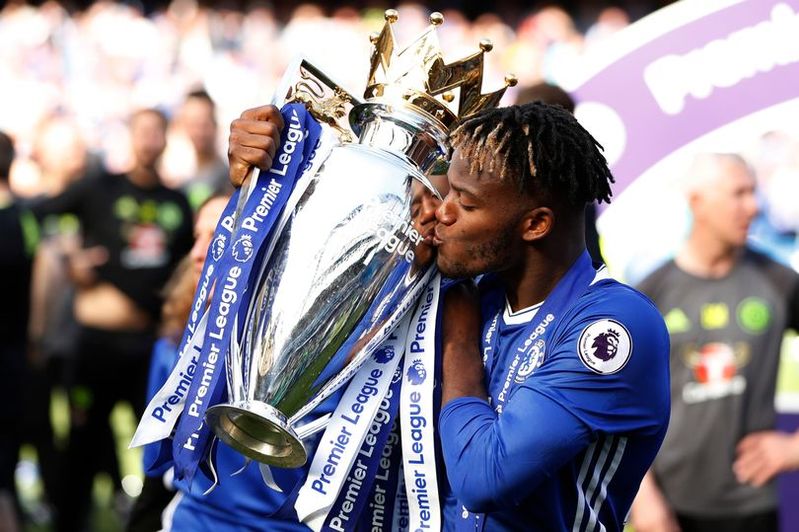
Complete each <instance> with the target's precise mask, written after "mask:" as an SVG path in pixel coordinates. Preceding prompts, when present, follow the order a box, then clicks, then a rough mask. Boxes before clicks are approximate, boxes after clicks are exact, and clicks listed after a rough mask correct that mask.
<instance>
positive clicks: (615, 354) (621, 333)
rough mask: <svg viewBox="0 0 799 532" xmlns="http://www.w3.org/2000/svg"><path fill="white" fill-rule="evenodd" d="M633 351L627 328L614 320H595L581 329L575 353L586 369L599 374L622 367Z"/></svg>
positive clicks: (612, 371) (609, 372) (613, 371)
mask: <svg viewBox="0 0 799 532" xmlns="http://www.w3.org/2000/svg"><path fill="white" fill-rule="evenodd" d="M632 351H633V345H632V339H631V338H630V333H629V331H627V329H626V328H625V327H624V325H622V324H621V323H619V322H618V321H616V320H610V319H604V320H599V321H595V322H594V323H592V324H591V325H589V326H587V327H586V328H585V329H583V332H582V333H580V340H579V341H578V342H577V353H578V354H579V355H580V360H582V362H583V364H585V365H586V366H587V367H588V369H590V370H591V371H594V372H596V373H600V374H605V375H608V374H611V373H616V372H617V371H619V370H620V369H622V368H623V367H624V366H625V365H626V364H627V361H628V360H630V355H631V354H632Z"/></svg>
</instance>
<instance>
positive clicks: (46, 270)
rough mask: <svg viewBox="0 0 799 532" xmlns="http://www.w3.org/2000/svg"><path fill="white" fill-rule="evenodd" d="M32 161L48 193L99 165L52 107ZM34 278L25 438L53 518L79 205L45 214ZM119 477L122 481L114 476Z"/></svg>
mask: <svg viewBox="0 0 799 532" xmlns="http://www.w3.org/2000/svg"><path fill="white" fill-rule="evenodd" d="M31 159H32V161H33V162H34V163H35V164H36V166H37V167H38V169H39V172H40V176H41V181H42V185H43V190H44V191H45V194H46V195H47V196H56V195H58V194H61V193H62V192H63V191H64V190H65V189H66V188H67V187H68V186H69V185H70V184H72V183H74V182H75V181H77V180H78V179H83V178H85V176H86V175H88V174H89V173H90V172H93V171H95V169H94V166H95V164H93V163H92V161H91V158H90V157H89V154H88V152H87V149H86V144H85V142H84V140H83V137H82V135H81V134H80V132H79V130H78V127H77V124H76V123H75V122H74V121H73V120H72V119H71V118H69V117H65V116H60V115H52V116H48V117H47V118H45V119H44V120H43V121H42V122H41V124H40V125H39V127H38V128H37V130H36V137H35V138H34V145H33V153H32V156H31ZM40 229H41V241H40V242H39V245H38V247H37V249H36V255H35V257H34V261H33V277H32V279H31V318H30V350H29V357H28V375H27V379H26V383H27V385H26V390H25V405H26V414H25V427H24V434H23V438H24V441H25V442H28V443H30V444H31V445H33V447H34V448H35V449H36V459H37V462H38V465H39V471H40V474H41V479H42V481H43V484H44V497H43V498H42V500H41V502H40V503H39V504H38V506H35V507H34V508H32V509H31V511H30V513H31V515H32V518H33V519H34V520H46V519H48V518H50V519H52V515H53V512H56V513H57V512H58V508H57V507H56V506H55V505H56V504H58V502H59V501H60V500H61V496H60V495H59V494H58V492H57V491H58V489H59V487H60V486H59V484H60V480H59V479H60V477H61V467H62V460H61V449H62V448H63V447H64V446H65V445H66V442H65V441H56V435H55V433H54V431H53V427H52V426H51V422H50V408H51V406H52V404H51V403H52V397H53V391H54V390H60V389H62V387H63V385H64V368H65V367H66V366H67V365H68V364H69V363H70V362H71V361H72V360H73V359H74V356H75V339H76V334H77V324H76V323H75V317H74V315H73V312H72V305H73V303H74V296H75V287H74V285H73V283H72V282H71V280H70V277H69V268H68V267H67V266H68V263H69V257H70V256H71V255H73V254H75V253H80V223H79V221H78V219H77V217H76V216H75V215H74V214H72V213H59V214H54V215H51V216H46V217H45V218H44V219H43V220H42V222H41V224H40ZM108 436H109V437H108V439H107V441H106V442H98V447H102V448H103V449H104V454H107V455H108V459H107V460H106V461H107V465H106V467H105V469H108V470H109V474H110V475H111V476H112V478H114V475H115V474H116V476H117V477H118V476H119V475H118V473H116V471H117V469H118V468H117V467H116V457H115V456H114V453H113V449H114V441H113V439H112V438H111V435H110V434H108ZM114 480H115V484H117V485H118V484H119V480H118V478H115V479H114Z"/></svg>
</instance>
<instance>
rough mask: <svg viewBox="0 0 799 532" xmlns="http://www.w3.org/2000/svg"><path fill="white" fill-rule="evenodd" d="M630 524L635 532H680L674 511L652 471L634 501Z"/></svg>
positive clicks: (642, 482) (643, 481) (642, 483)
mask: <svg viewBox="0 0 799 532" xmlns="http://www.w3.org/2000/svg"><path fill="white" fill-rule="evenodd" d="M630 524H632V525H633V530H635V532H680V525H679V523H677V518H676V517H675V516H674V511H672V509H671V506H669V503H668V502H667V501H666V498H665V497H664V496H663V493H661V491H660V488H659V487H658V485H657V483H656V482H655V477H654V476H653V475H652V472H651V471H650V472H648V473H647V474H646V476H644V479H643V480H642V481H641V486H640V487H639V489H638V494H637V495H636V496H635V500H634V501H633V507H632V512H631V515H630Z"/></svg>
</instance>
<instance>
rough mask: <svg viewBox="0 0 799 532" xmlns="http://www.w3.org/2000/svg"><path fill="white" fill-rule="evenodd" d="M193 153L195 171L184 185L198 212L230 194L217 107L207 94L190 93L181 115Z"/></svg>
mask: <svg viewBox="0 0 799 532" xmlns="http://www.w3.org/2000/svg"><path fill="white" fill-rule="evenodd" d="M178 121H179V123H180V125H182V126H183V130H184V132H185V133H186V136H187V137H188V139H189V141H190V142H191V146H192V148H193V151H194V161H195V166H194V171H193V172H192V173H191V175H190V177H189V180H188V181H187V182H186V183H185V185H184V192H185V193H186V196H187V197H188V199H189V203H190V204H191V206H192V207H193V208H194V209H195V210H196V209H197V207H199V206H200V205H201V204H202V203H203V202H204V201H205V200H206V199H207V198H208V197H210V196H211V195H214V194H220V193H230V192H232V188H231V186H230V183H229V181H228V168H227V163H226V162H225V160H224V159H222V157H220V155H219V150H218V149H217V133H218V127H217V122H216V106H215V105H214V101H213V100H212V99H211V97H210V96H209V95H208V93H207V92H205V91H204V90H196V91H192V92H190V93H189V94H188V95H187V96H186V100H185V101H184V102H183V106H182V107H181V109H180V111H179V114H178Z"/></svg>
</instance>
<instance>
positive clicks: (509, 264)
mask: <svg viewBox="0 0 799 532" xmlns="http://www.w3.org/2000/svg"><path fill="white" fill-rule="evenodd" d="M447 176H448V178H449V182H450V192H449V194H448V195H447V197H445V198H444V202H443V203H442V204H441V206H440V207H439V208H438V210H437V211H436V219H437V221H438V225H437V227H436V238H435V243H436V245H437V246H438V259H437V262H438V267H439V269H440V270H441V272H442V273H443V274H444V275H447V276H459V277H474V276H476V275H478V274H481V273H489V272H494V273H497V274H498V275H499V278H500V279H501V280H502V282H503V284H504V285H505V290H506V295H507V298H508V302H509V303H510V306H511V309H512V310H514V311H516V310H519V309H522V308H526V307H529V306H532V305H534V304H536V303H538V302H540V301H543V300H544V299H546V297H547V296H548V295H549V293H550V292H551V291H552V290H553V289H554V288H555V285H557V283H558V281H559V280H560V279H561V278H562V277H563V276H564V275H565V273H566V272H567V271H568V269H569V268H570V267H571V265H572V264H573V263H574V261H575V260H577V258H578V257H579V256H580V254H581V253H582V252H583V250H584V249H585V236H584V230H583V223H584V221H583V218H582V211H581V210H575V209H568V208H567V207H565V206H562V205H558V204H557V203H556V202H552V201H547V200H545V199H543V198H536V197H534V196H532V195H529V194H524V193H520V192H519V190H518V189H517V188H516V185H515V184H514V183H513V181H512V180H510V179H505V180H502V179H500V178H499V176H498V175H496V174H495V173H494V172H491V171H484V172H482V173H479V174H475V173H472V172H471V171H470V168H469V162H468V161H466V160H464V159H462V158H461V156H460V152H459V150H457V149H456V150H455V152H454V154H453V156H452V161H451V165H450V169H449V173H448V174H447ZM497 242H499V243H500V244H501V245H496V243H497ZM444 312H445V316H446V319H445V320H443V324H444V325H443V327H444V343H443V350H444V353H443V356H444V359H443V376H442V399H441V402H442V406H443V405H446V404H447V403H448V402H450V401H452V400H454V399H457V398H458V397H478V398H480V399H485V398H486V397H487V393H486V388H485V384H484V382H483V376H484V369H483V364H482V357H481V353H480V331H481V327H480V315H479V307H478V304H477V293H476V290H475V289H474V287H471V286H468V285H462V286H460V287H459V288H458V289H457V290H455V289H453V290H450V292H449V293H448V296H447V299H446V301H445V307H444Z"/></svg>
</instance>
